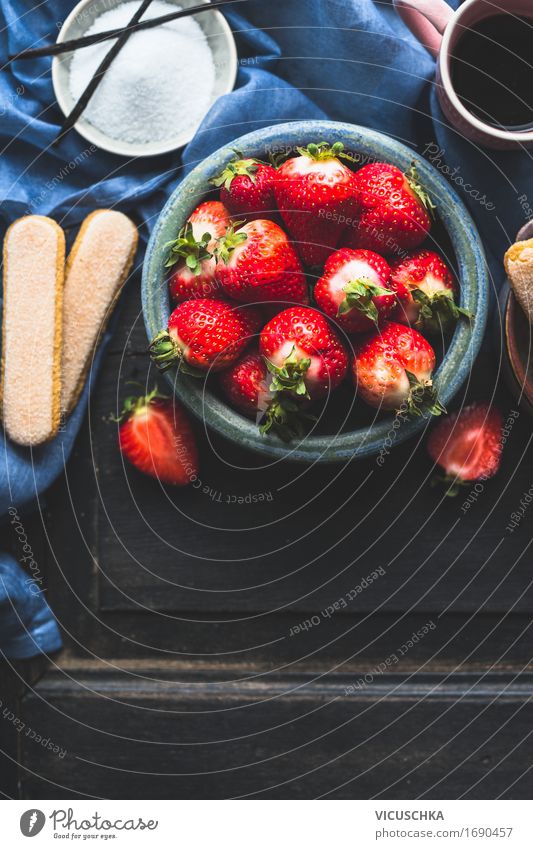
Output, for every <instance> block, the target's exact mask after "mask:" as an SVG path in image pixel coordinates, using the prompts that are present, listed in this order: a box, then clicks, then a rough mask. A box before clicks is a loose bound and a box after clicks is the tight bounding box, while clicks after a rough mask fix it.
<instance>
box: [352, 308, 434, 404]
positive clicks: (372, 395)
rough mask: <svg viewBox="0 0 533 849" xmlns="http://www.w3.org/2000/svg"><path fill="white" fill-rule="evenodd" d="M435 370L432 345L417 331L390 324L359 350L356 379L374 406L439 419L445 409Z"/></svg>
mask: <svg viewBox="0 0 533 849" xmlns="http://www.w3.org/2000/svg"><path fill="white" fill-rule="evenodd" d="M434 368H435V352H434V350H433V348H432V347H431V345H430V344H429V342H427V341H426V339H424V337H423V336H422V335H421V334H420V333H418V331H417V330H414V329H413V328H411V327H406V326H405V325H403V324H396V323H395V322H392V321H389V322H386V323H385V325H384V326H383V329H382V330H381V332H380V331H377V332H376V333H375V334H373V335H372V336H367V337H366V338H365V339H363V340H362V341H361V342H360V343H359V345H358V346H357V347H356V349H355V358H354V362H353V376H354V381H355V385H356V389H357V394H358V395H360V396H361V398H363V400H364V401H366V403H367V404H370V406H371V407H377V408H378V409H383V410H405V412H408V413H413V414H415V415H420V414H421V413H425V412H427V413H431V414H432V415H434V416H439V415H440V414H441V413H443V412H445V409H444V407H443V406H442V404H441V403H440V402H439V401H438V399H437V394H436V391H435V387H434V386H433V382H432V379H431V378H432V374H433V370H434Z"/></svg>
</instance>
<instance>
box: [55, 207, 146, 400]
mask: <svg viewBox="0 0 533 849" xmlns="http://www.w3.org/2000/svg"><path fill="white" fill-rule="evenodd" d="M137 239H138V235H137V228H136V227H135V225H134V224H133V222H132V221H131V220H130V219H129V218H128V217H127V216H126V215H124V214H123V213H122V212H117V211H115V210H111V209H97V210H96V211H95V212H92V213H91V214H90V215H89V216H87V218H86V219H85V221H84V222H83V224H82V226H81V228H80V232H79V233H78V236H77V238H76V241H75V242H74V245H73V247H72V250H71V252H70V254H69V256H68V259H67V265H66V269H65V291H64V304H63V350H62V390H61V409H62V410H63V411H64V413H68V412H70V410H71V409H72V408H73V407H74V405H75V403H76V401H77V400H78V397H79V395H80V392H81V390H82V388H83V384H84V382H85V378H86V375H87V371H88V368H89V365H90V362H91V359H92V357H93V355H94V352H95V347H96V345H97V342H98V339H99V337H100V336H101V334H102V333H103V331H104V329H105V326H106V324H107V320H108V318H109V316H110V315H111V312H112V308H113V305H114V303H115V301H116V299H117V298H118V296H119V294H120V290H121V289H122V286H123V284H124V282H125V280H126V278H127V276H128V274H129V271H130V269H131V266H132V263H133V259H134V257H135V251H136V249H137Z"/></svg>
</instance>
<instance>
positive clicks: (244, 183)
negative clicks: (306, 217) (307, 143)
mask: <svg viewBox="0 0 533 849" xmlns="http://www.w3.org/2000/svg"><path fill="white" fill-rule="evenodd" d="M275 176H276V170H275V168H272V166H271V165H267V163H266V162H260V161H259V160H258V159H242V158H241V157H238V158H237V159H234V160H233V161H232V162H228V164H227V165H226V167H225V168H224V170H223V171H222V173H221V174H219V176H218V177H214V178H213V179H212V180H211V183H213V185H214V186H217V187H218V188H220V200H221V201H222V203H223V204H225V205H226V206H227V208H228V209H229V210H230V212H231V214H232V215H236V216H241V215H243V216H245V217H246V219H247V220H248V221H253V219H254V218H263V219H264V218H271V217H272V215H275V211H276V201H275V199H274V186H273V181H274V178H275Z"/></svg>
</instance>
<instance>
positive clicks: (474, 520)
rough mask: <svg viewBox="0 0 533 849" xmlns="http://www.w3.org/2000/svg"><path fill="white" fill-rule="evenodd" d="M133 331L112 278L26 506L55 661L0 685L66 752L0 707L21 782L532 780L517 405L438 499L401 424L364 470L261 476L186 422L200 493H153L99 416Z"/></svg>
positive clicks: (137, 335)
mask: <svg viewBox="0 0 533 849" xmlns="http://www.w3.org/2000/svg"><path fill="white" fill-rule="evenodd" d="M145 343H146V339H145V336H144V330H143V328H142V322H141V320H140V309H139V301H138V293H137V292H136V291H134V290H133V289H132V290H130V292H129V293H128V296H127V298H126V300H125V303H124V305H123V311H122V315H121V317H120V321H119V326H118V329H117V332H116V334H115V337H114V340H113V345H112V350H111V351H110V353H109V355H108V357H107V359H106V362H105V365H104V368H103V370H102V373H101V375H100V377H99V379H98V382H97V386H96V390H95V393H94V396H93V401H92V403H91V408H90V412H89V416H88V418H87V422H86V424H85V426H84V428H83V429H82V432H81V433H80V436H79V439H78V441H77V445H76V449H75V452H74V455H73V457H72V458H71V460H70V462H69V464H68V466H67V469H66V474H65V476H64V477H63V478H62V479H61V480H60V481H59V482H58V483H57V484H56V485H55V486H54V487H53V488H52V489H51V490H50V492H49V493H48V494H47V495H46V497H45V499H43V504H42V519H41V516H40V514H38V513H37V514H35V515H34V516H33V517H31V516H30V515H29V514H27V515H25V516H24V521H25V524H27V526H28V528H29V529H30V532H31V535H32V545H33V547H34V549H35V551H36V552H37V553H38V558H39V563H40V564H41V565H42V569H43V572H44V573H45V574H46V580H47V585H48V594H49V600H50V603H51V604H52V606H53V608H54V610H55V612H56V614H57V617H58V619H59V622H60V625H61V628H62V630H63V633H64V640H65V650H64V652H63V654H62V656H61V659H60V664H61V666H62V667H64V669H65V670H66V671H55V670H54V668H52V669H51V671H49V672H47V673H46V674H45V675H44V677H43V678H42V680H41V681H40V683H39V685H38V686H37V688H36V691H35V693H34V694H32V693H31V692H30V693H29V694H28V695H27V696H26V697H25V698H24V699H23V701H22V703H21V704H18V703H17V697H18V695H19V692H18V691H19V690H20V683H19V681H20V679H19V677H18V676H15V677H13V675H12V673H10V675H9V676H8V679H7V683H6V684H4V685H3V689H4V690H5V695H6V697H8V698H9V699H12V700H14V702H13V703H14V704H17V710H18V711H19V713H20V716H21V717H22V718H23V720H24V721H25V722H26V723H27V724H28V725H29V726H30V727H32V728H33V729H34V730H35V731H36V733H38V734H40V735H41V737H44V738H45V739H46V738H50V739H51V740H53V741H55V742H57V744H58V745H59V746H61V747H65V746H66V748H67V749H68V754H66V755H65V757H64V758H59V757H58V756H57V755H53V753H50V751H48V750H47V749H44V748H43V747H42V745H40V744H38V743H36V742H35V740H31V739H29V738H28V739H26V740H24V739H23V738H22V737H20V736H18V735H17V734H16V732H14V731H13V728H12V726H11V727H7V726H6V725H5V723H4V724H3V727H2V730H3V732H4V735H5V736H6V737H7V743H6V747H7V752H8V755H9V752H11V753H12V752H13V751H16V747H17V746H18V745H19V744H21V745H22V748H21V757H22V764H23V770H22V772H21V776H22V778H23V782H22V793H23V795H24V796H25V797H26V798H32V797H33V798H38V797H51V798H54V797H59V798H60V797H68V796H69V795H71V794H76V793H80V794H86V795H96V796H111V797H117V796H120V797H129V796H131V797H140V798H142V797H143V796H148V797H149V796H153V797H154V798H158V797H162V798H165V797H171V798H172V797H175V796H178V797H180V796H184V797H196V796H210V797H218V796H221V797H228V796H240V795H243V794H246V793H249V794H256V795H263V796H268V795H272V796H275V795H278V796H281V797H283V796H286V797H289V798H290V797H295V798H309V797H312V796H316V795H321V794H323V793H332V794H333V795H337V796H339V797H341V796H348V797H357V796H359V797H361V798H366V797H368V796H374V795H379V794H382V795H383V796H388V797H397V798H414V797H416V796H419V795H421V794H423V793H427V795H428V796H433V797H434V798H438V797H446V796H448V797H452V798H453V797H456V796H459V795H461V794H462V793H465V794H467V795H470V796H472V797H479V798H487V797H489V798H490V797H492V796H496V795H498V794H500V793H502V794H503V795H507V796H509V797H514V798H521V797H524V798H527V797H530V796H531V778H530V775H531V774H530V773H529V772H528V771H527V770H528V767H529V766H530V762H531V758H530V755H528V751H530V746H529V742H528V734H529V732H530V728H531V695H532V692H533V691H532V689H531V687H532V681H531V676H530V674H524V669H526V670H527V669H528V664H529V663H530V659H531V656H532V651H531V622H532V614H533V597H532V590H531V582H532V580H533V573H532V569H531V549H530V543H531V538H532V533H531V518H530V516H529V514H528V513H527V512H526V514H525V516H524V519H523V520H522V522H521V523H520V524H519V526H518V527H517V528H516V529H514V531H513V532H512V533H510V532H509V531H508V530H506V526H507V524H508V523H509V521H510V519H511V516H512V513H513V512H514V511H516V509H517V507H518V505H519V503H520V499H521V498H522V496H523V494H524V492H526V491H527V490H529V488H530V487H531V485H532V482H533V481H532V477H533V471H532V468H533V467H532V463H531V457H532V452H531V447H530V440H531V423H530V421H528V420H526V418H525V416H524V415H523V414H522V415H521V416H519V418H518V419H517V420H516V421H515V423H514V424H513V426H512V429H511V432H510V435H509V438H508V440H507V444H506V446H505V451H504V459H503V467H502V471H501V473H500V475H499V476H498V477H497V478H496V479H495V480H493V481H487V482H486V483H485V484H484V485H483V487H482V489H481V491H479V490H477V491H476V490H474V488H472V489H470V488H466V489H465V492H464V493H462V494H461V495H460V496H459V498H458V499H456V500H455V501H452V500H451V499H445V498H442V495H441V493H440V491H439V490H438V489H434V488H431V487H430V486H429V483H428V476H429V474H430V471H431V465H430V463H429V461H428V459H427V457H426V455H425V451H424V448H423V445H419V446H417V444H416V442H415V443H410V444H409V445H406V446H402V447H399V448H397V449H396V450H394V451H393V452H392V453H391V454H390V455H389V456H388V457H387V458H386V460H385V462H384V464H383V466H382V467H379V466H378V465H377V464H376V462H375V461H366V462H364V463H351V464H350V465H349V466H348V467H347V468H345V469H342V470H339V469H338V468H335V467H331V468H322V467H321V468H319V469H311V470H304V469H302V468H299V467H298V468H295V467H292V466H284V465H278V466H277V467H276V468H275V469H266V470H263V471H257V470H253V467H254V466H255V465H257V458H256V457H254V456H252V455H243V454H242V452H240V451H239V450H238V449H236V448H235V447H231V446H229V445H227V444H225V443H222V442H220V441H217V440H214V441H213V445H214V446H215V447H216V450H217V452H218V455H216V454H215V452H214V450H213V447H210V446H209V444H208V441H207V437H206V435H205V434H201V435H200V441H201V454H202V468H201V472H200V476H201V478H202V482H203V484H204V485H205V487H206V491H202V489H197V490H191V489H188V490H183V491H179V492H171V491H170V490H169V489H162V488H161V487H160V486H159V485H158V484H157V482H152V481H149V480H147V479H146V478H143V477H141V476H140V475H138V474H137V473H136V472H135V470H133V469H130V468H126V467H124V466H123V464H122V461H121V459H120V456H119V454H118V452H117V450H116V425H115V424H113V423H111V422H110V421H109V414H110V413H111V412H115V411H116V410H117V407H118V406H119V403H120V401H121V400H122V399H123V397H124V396H125V395H126V394H128V393H129V392H130V389H131V387H126V386H125V381H126V380H128V379H136V380H141V381H146V379H147V362H146V358H145V356H144V355H143V354H142V349H143V348H144V346H145ZM495 366H497V363H496V361H495V360H494V358H493V357H492V356H491V355H490V354H484V355H483V357H482V358H481V360H480V362H479V364H478V366H477V367H476V370H475V374H474V378H475V380H474V382H473V383H472V385H470V386H469V387H467V391H468V397H472V398H475V397H491V395H492V392H493V390H494V383H495V380H496V375H497V367H495ZM151 380H152V377H150V381H151ZM498 400H499V403H500V405H501V407H502V410H503V411H504V414H505V415H507V414H508V413H509V412H510V411H511V410H513V409H514V408H515V405H514V404H513V402H512V400H511V399H510V398H509V397H508V396H507V395H506V393H505V392H504V391H502V390H498ZM236 465H239V466H243V467H244V468H235V466H236ZM213 493H215V496H213ZM218 493H220V498H219V497H218V495H217V494H218ZM259 493H263V494H264V493H268V494H269V495H271V498H270V497H268V498H265V499H264V500H262V501H259V500H257V501H253V498H252V497H250V498H248V496H253V495H254V494H256V495H257V494H259ZM223 496H230V497H231V498H230V501H229V502H228V499H227V498H225V497H223ZM239 498H241V499H242V501H241V502H239V500H238V499H239ZM235 499H237V500H235ZM466 503H468V504H469V506H468V508H467V509H466V508H465V509H463V507H462V505H463V504H466ZM532 515H533V514H532ZM1 533H2V546H3V547H4V548H5V547H6V545H7V546H10V547H11V548H12V549H13V551H14V553H15V554H17V551H16V541H15V540H13V539H12V538H11V535H10V533H9V528H5V527H4V528H3V529H2V531H1ZM375 570H381V571H380V572H379V573H378V576H377V577H376V578H375V579H373V580H372V581H370V582H368V584H367V586H366V587H363V586H362V581H363V579H366V578H368V576H369V575H371V574H372V572H375ZM342 600H344V602H345V603H346V605H345V606H344V602H343V601H342ZM331 607H333V612H332V613H330V614H329V615H328V613H327V611H328V610H330V609H331ZM324 611H325V612H324ZM309 621H310V622H311V625H309V624H308V625H307V626H305V627H304V628H303V629H302V627H301V625H302V622H303V623H306V622H309ZM428 622H432V623H434V627H432V628H431V630H429V632H428V633H427V634H426V635H425V636H424V637H423V639H420V640H419V641H418V642H417V643H416V645H413V646H412V647H411V648H410V649H409V651H408V652H407V653H406V654H405V656H402V657H401V659H400V660H399V661H398V663H393V664H392V666H390V668H389V669H388V670H387V674H386V675H381V674H379V675H377V676H376V675H374V679H373V680H372V682H371V683H370V684H368V685H366V686H365V687H364V688H363V689H359V690H357V691H356V692H354V693H352V694H351V695H349V696H345V695H344V688H345V687H347V686H350V683H351V682H352V683H353V681H355V680H357V678H358V676H359V675H360V674H361V672H365V671H366V672H370V673H372V670H374V669H376V668H379V667H380V664H383V663H384V662H386V660H387V658H390V657H391V656H392V655H393V654H394V653H397V651H398V649H399V648H400V647H401V646H402V645H404V644H405V642H406V641H407V640H408V639H409V638H410V636H411V635H412V634H413V632H415V631H417V630H419V629H420V628H422V627H423V626H424V625H425V624H427V623H428ZM298 627H299V628H300V630H299V631H298V632H296V629H297V628H298ZM25 674H26V673H24V674H22V679H23V680H24V675H25ZM236 679H238V683H231V682H232V681H235V680H236ZM31 680H33V679H31ZM161 682H171V683H161ZM0 697H2V695H1V694H0ZM248 701H249V706H247V707H244V705H243V702H248ZM91 726H92V727H94V728H95V729H96V730H92V728H91ZM275 726H279V728H275ZM269 729H273V730H269ZM104 732H106V733H104ZM115 734H116V736H113V735H115ZM110 735H111V736H110ZM120 735H122V736H126V737H132V738H134V739H135V740H139V741H141V742H131V741H130V742H127V741H125V740H123V739H122V738H121V736H120ZM239 737H240V738H243V739H242V740H240V741H239V742H237V741H234V742H232V743H229V742H223V741H224V740H225V741H228V740H230V739H233V738H239ZM156 741H158V742H157V744H156ZM221 741H222V742H221ZM160 743H161V744H162V745H159V744H160ZM13 747H15V748H13ZM92 763H96V764H104V766H93V765H92ZM10 764H11V761H10V760H9V757H8V759H7V764H6V770H5V775H6V779H5V780H6V783H5V789H4V792H6V793H7V795H14V793H15V792H16V776H15V774H14V771H13V769H12V767H10ZM117 767H120V769H123V770H125V771H124V772H117V769H116V768H117ZM223 770H226V771H223ZM150 772H154V773H156V775H149V776H147V775H146V774H147V773H150ZM47 782H49V783H47ZM278 785H279V786H278ZM335 788H339V789H335Z"/></svg>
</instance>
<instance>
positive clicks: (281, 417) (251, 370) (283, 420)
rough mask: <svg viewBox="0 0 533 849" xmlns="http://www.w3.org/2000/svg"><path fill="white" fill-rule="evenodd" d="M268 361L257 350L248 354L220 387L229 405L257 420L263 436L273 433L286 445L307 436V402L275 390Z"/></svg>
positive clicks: (223, 376)
mask: <svg viewBox="0 0 533 849" xmlns="http://www.w3.org/2000/svg"><path fill="white" fill-rule="evenodd" d="M271 383H272V378H271V375H270V374H269V371H268V368H267V366H266V362H265V358H264V357H262V356H261V354H260V353H259V351H258V350H257V349H254V350H251V351H247V352H245V353H244V354H243V355H242V357H240V359H238V360H237V362H236V363H233V365H231V366H230V367H229V368H228V369H226V371H224V372H222V374H221V375H220V386H221V388H222V391H223V393H224V394H225V396H226V397H227V399H228V401H229V402H230V404H231V405H232V406H233V407H235V408H236V409H237V410H239V411H240V412H241V413H244V415H245V416H250V417H251V418H254V419H255V420H256V421H257V423H258V424H259V426H260V430H261V433H267V432H269V431H273V432H274V433H277V435H278V436H280V437H281V438H282V439H284V440H285V441H289V440H290V439H292V438H293V437H296V436H300V437H301V436H303V435H304V433H305V427H304V423H305V419H306V418H311V417H310V416H307V415H306V414H305V413H304V412H303V408H304V407H305V401H306V399H305V398H301V399H300V398H298V399H296V398H295V397H294V395H292V394H291V393H289V392H277V391H274V390H272V389H271V388H270V387H271Z"/></svg>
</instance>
